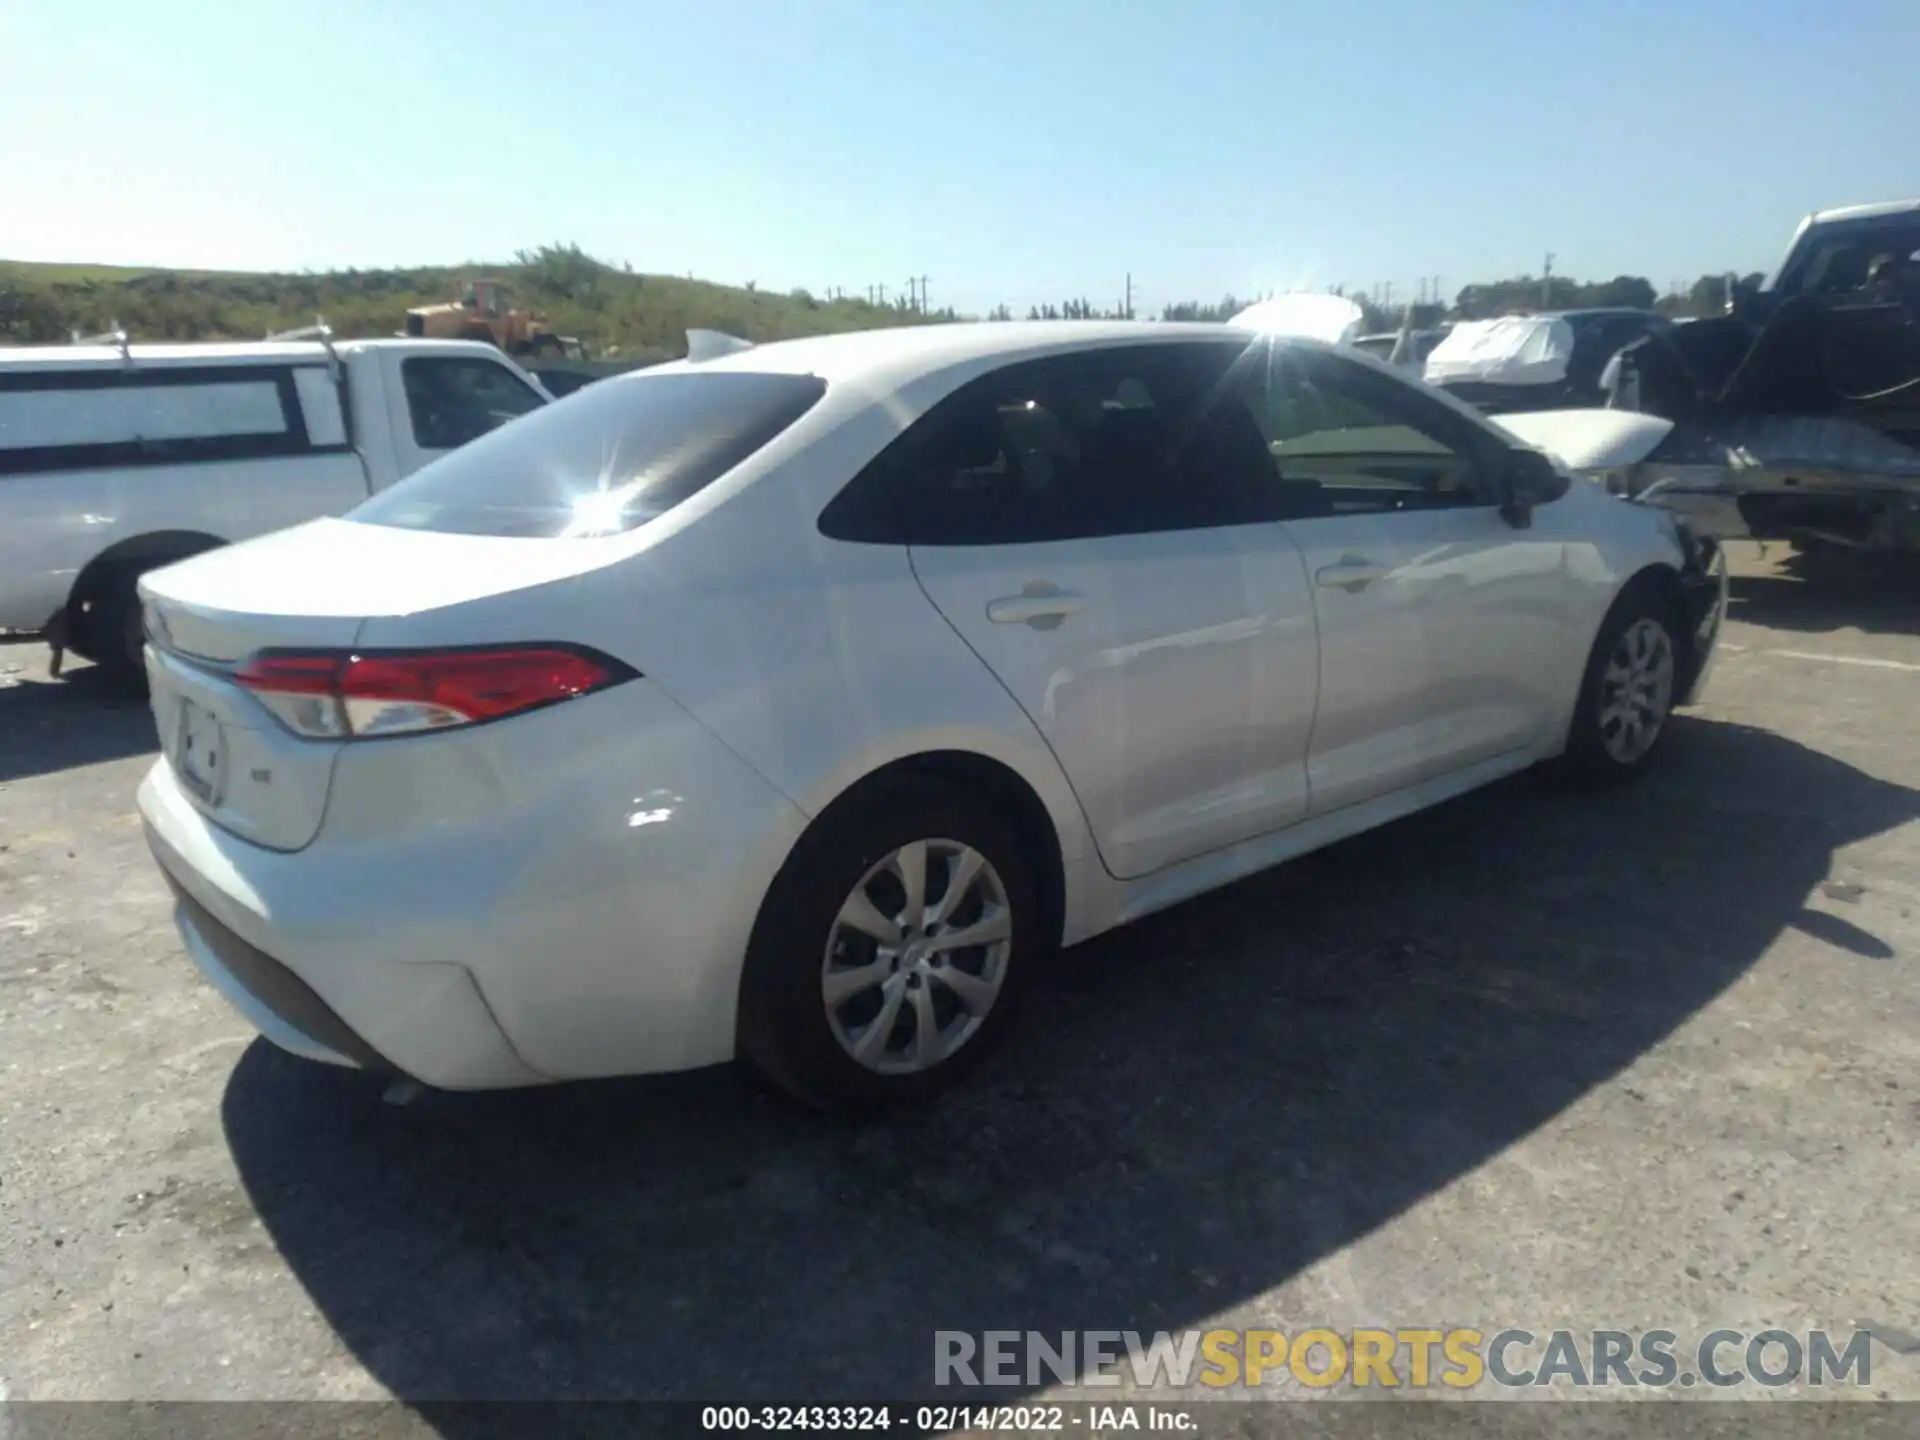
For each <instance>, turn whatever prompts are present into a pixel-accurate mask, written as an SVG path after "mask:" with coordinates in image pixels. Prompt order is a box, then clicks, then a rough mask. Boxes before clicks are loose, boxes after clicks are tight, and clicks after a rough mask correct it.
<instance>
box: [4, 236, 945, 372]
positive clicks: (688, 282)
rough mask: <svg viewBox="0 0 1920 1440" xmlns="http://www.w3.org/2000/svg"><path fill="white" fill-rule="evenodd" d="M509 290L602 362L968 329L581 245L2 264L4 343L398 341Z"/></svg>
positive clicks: (909, 312)
mask: <svg viewBox="0 0 1920 1440" xmlns="http://www.w3.org/2000/svg"><path fill="white" fill-rule="evenodd" d="M469 276H484V277H491V278H494V279H499V280H502V281H504V282H506V285H507V287H508V289H509V290H510V292H511V294H512V297H513V301H514V303H515V304H516V305H519V306H523V307H530V308H532V309H533V310H535V311H537V312H538V313H539V314H540V315H541V316H542V317H543V318H544V319H545V320H546V321H547V323H548V324H549V325H551V326H552V328H553V329H555V330H557V331H559V332H560V333H562V334H565V335H577V336H579V337H580V338H581V340H583V341H584V342H585V343H586V346H587V350H588V353H589V354H590V355H593V356H596V357H600V356H607V355H617V356H619V357H621V358H626V359H639V360H654V359H668V358H672V357H674V356H678V355H682V354H684V353H686V331H687V330H688V329H689V328H693V327H706V328H711V329H715V330H724V331H726V332H728V333H729V334H734V335H740V336H744V337H745V338H746V339H749V340H774V339H783V338H786V337H789V336H795V335H816V334H823V333H826V332H829V331H838V330H865V329H871V328H873V327H875V326H881V325H910V324H919V323H924V322H926V321H930V320H951V319H954V318H956V317H955V316H954V315H953V312H952V311H939V312H935V313H932V314H925V313H922V312H920V311H917V310H913V309H910V308H907V307H906V306H904V305H900V306H895V305H873V304H869V303H868V302H866V301H865V300H821V299H816V298H815V297H814V296H812V295H809V294H808V293H807V292H806V291H804V290H795V291H793V292H792V293H791V294H775V293H769V292H767V291H763V290H760V289H757V288H756V287H755V286H753V285H751V284H749V285H747V286H745V287H737V286H732V285H715V284H710V283H708V282H707V281H704V280H692V279H683V278H681V277H678V276H673V275H639V274H635V273H633V272H631V271H628V270H625V269H622V268H620V267H617V266H613V265H608V264H606V263H604V262H602V261H599V260H595V259H594V258H593V257H591V256H589V255H587V254H585V253H584V252H583V251H582V250H581V249H580V248H579V247H578V246H576V245H548V246H542V247H541V248H540V249H538V250H534V251H525V250H523V251H521V252H520V254H519V255H518V256H517V257H516V258H515V260H514V263H512V264H510V265H483V264H475V265H467V266H460V267H431V268H426V269H418V270H340V271H331V272H328V273H325V274H301V275H267V274H244V273H230V272H215V271H197V270H140V269H124V268H116V267H113V266H106V265H39V264H29V263H25V262H20V261H0V344H57V343H60V342H63V341H65V340H67V339H68V338H70V336H71V335H72V333H73V332H74V331H76V330H77V331H80V332H81V333H83V334H93V333H97V332H100V331H104V330H106V329H107V328H108V327H109V326H111V325H113V324H118V325H119V326H121V327H122V328H123V329H125V330H126V332H127V334H128V335H129V336H131V337H133V338H134V339H136V340H210V339H258V338H259V337H261V336H263V335H266V334H268V333H270V332H272V331H276V330H290V329H293V328H295V327H298V326H302V325H311V324H312V323H313V320H314V317H315V316H316V315H321V316H324V317H325V318H326V321H327V324H328V325H330V326H332V327H333V330H334V333H335V334H337V335H341V336H343V337H347V336H370V335H393V334H396V333H398V332H399V331H400V330H401V329H402V328H403V326H404V324H405V320H406V313H407V311H408V309H410V308H411V307H413V306H416V305H436V304H440V303H442V302H444V301H447V300H451V299H452V298H453V297H454V294H455V290H456V287H457V285H458V283H459V281H460V280H461V279H463V278H466V277H469Z"/></svg>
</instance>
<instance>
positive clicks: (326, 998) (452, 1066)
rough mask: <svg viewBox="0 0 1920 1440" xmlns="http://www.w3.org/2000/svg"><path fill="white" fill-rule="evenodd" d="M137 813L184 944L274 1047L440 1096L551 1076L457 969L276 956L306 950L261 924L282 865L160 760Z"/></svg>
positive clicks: (281, 890)
mask: <svg viewBox="0 0 1920 1440" xmlns="http://www.w3.org/2000/svg"><path fill="white" fill-rule="evenodd" d="M140 810H141V814H142V815H143V817H144V818H145V820H146V832H147V845H148V848H149V849H150V850H152V852H153V858H154V859H155V860H156V861H158V862H159V865H160V869H161V872H162V873H163V874H164V875H165V876H166V879H167V883H168V885H169V886H170V887H171V888H172V890H173V892H174V925H175V927H176V928H177V929H178V930H179V932H180V940H181V944H182V945H183V947H184V948H185V949H186V952H187V954H188V955H189V956H190V957H191V958H192V960H193V962H194V963H195V964H196V965H197V966H199V968H200V972H201V974H203V975H204V976H205V977H206V978H207V980H208V982H209V983H210V984H212V986H213V987H214V989H216V990H218V991H219V992H220V993H221V995H222V996H223V997H224V998H225V999H226V1001H227V1003H228V1004H230V1005H232V1006H233V1008H234V1009H235V1010H237V1011H238V1012H239V1013H240V1015H241V1017H242V1018H243V1019H245V1020H246V1021H247V1022H248V1023H250V1024H251V1025H252V1026H253V1027H254V1028H255V1029H256V1030H258V1031H259V1032H260V1033H261V1034H262V1035H264V1036H265V1037H266V1038H267V1039H269V1040H271V1041H272V1042H273V1043H274V1044H276V1045H278V1046H279V1047H280V1048H281V1049H283V1050H285V1051H288V1052H289V1053H290V1054H294V1055H299V1056H302V1057H304V1058H305V1059H308V1060H318V1061H322V1062H324V1063H326V1064H331V1065H347V1066H354V1067H357V1068H360V1069H366V1070H374V1071H384V1072H391V1073H395V1074H401V1075H407V1076H411V1077H413V1078H415V1079H419V1080H424V1081H426V1082H427V1083H428V1084H430V1085H436V1086H439V1087H441V1088H443V1089H449V1090H487V1089H500V1088H505V1087H509V1086H516V1085H533V1084H538V1083H540V1082H541V1081H543V1080H546V1079H548V1078H549V1077H547V1076H545V1075H542V1074H541V1073H540V1072H538V1071H537V1070H535V1069H534V1068H533V1067H531V1066H530V1065H528V1064H527V1063H526V1062H525V1061H524V1060H522V1059H521V1058H520V1056H519V1054H518V1053H517V1052H516V1051H515V1050H514V1048H513V1046H512V1044H511V1042H509V1041H508V1039H507V1037H506V1035H505V1033H504V1032H503V1031H502V1030H501V1028H500V1026H499V1025H498V1024H497V1023H496V1022H495V1020H494V1018H493V1015H492V1013H491V1012H490V1011H489V1010H488V1008H487V1005H486V1002H485V1000H484V999H483V998H482V997H481V995H480V992H479V989H478V987H477V986H476V985H475V983H474V979H473V976H472V974H471V972H469V971H468V970H466V969H465V968H464V967H462V966H459V965H449V964H432V963H427V964H419V965H413V964H406V963H401V964H383V963H378V962H375V961H370V960H355V959H344V960H342V961H339V962H336V963H332V964H323V965H320V966H315V965H314V964H313V963H312V962H311V960H308V961H306V962H305V963H304V964H303V966H302V968H304V970H305V971H306V974H305V975H303V974H301V973H300V970H297V969H295V968H294V965H293V964H290V963H288V960H286V959H282V958H281V957H282V956H283V955H284V956H287V957H288V958H289V959H291V958H293V953H295V952H298V951H301V950H308V953H311V951H310V949H309V948H308V947H303V946H299V945H297V944H296V945H294V947H293V950H292V952H290V951H289V949H288V948H287V939H286V937H285V936H283V935H277V934H276V933H275V931H274V927H273V921H272V919H271V918H270V917H271V916H272V915H273V913H274V906H275V903H276V897H277V896H282V895H285V894H286V893H287V890H286V888H285V886H286V884H287V883H288V882H287V881H286V880H285V879H284V876H285V867H284V861H285V860H287V859H288V858H290V857H285V856H280V855H277V854H275V853H274V852H271V851H267V850H262V849H260V848H259V847H257V846H251V845H247V842H245V841H240V840H235V839H233V838H232V837H229V836H225V835H224V834H223V833H222V832H220V831H218V830H217V829H216V828H215V827H213V826H212V825H211V824H210V823H208V822H207V821H206V820H205V819H203V818H202V817H201V816H200V815H199V813H198V812H197V811H195V810H194V809H193V808H192V803H191V802H190V801H189V800H188V799H187V797H186V795H185V794H184V793H183V792H181V790H180V789H179V786H178V782H177V781H175V779H174V777H173V772H172V770H171V769H170V768H167V765H166V762H165V761H164V760H163V761H160V762H159V763H158V764H156V765H155V767H154V769H153V770H152V771H151V772H150V773H149V774H148V776H147V778H146V780H145V781H144V782H142V784H141V786H140ZM242 846H244V847H245V848H246V849H248V850H252V851H254V852H255V854H256V855H257V856H258V857H259V859H260V860H261V861H263V862H265V863H264V864H263V865H261V866H259V867H257V868H252V869H251V870H250V873H248V874H246V875H243V874H241V873H240V872H238V871H237V870H236V869H235V868H234V866H233V865H232V863H231V862H232V859H233V858H234V850H235V847H242ZM293 883H298V882H297V880H296V881H295V882H293ZM276 951H278V952H279V953H278V954H276Z"/></svg>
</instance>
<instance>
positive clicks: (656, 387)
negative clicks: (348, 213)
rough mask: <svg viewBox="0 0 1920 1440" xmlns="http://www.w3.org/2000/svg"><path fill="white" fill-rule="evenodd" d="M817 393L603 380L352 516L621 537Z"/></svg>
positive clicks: (720, 377) (800, 378)
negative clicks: (624, 532)
mask: <svg viewBox="0 0 1920 1440" xmlns="http://www.w3.org/2000/svg"><path fill="white" fill-rule="evenodd" d="M409 363H412V362H409ZM496 368H498V367H496ZM825 393H826V386H825V384H824V383H823V382H821V381H819V380H817V379H815V378H814V377H813V376H811V375H758V374H748V373H743V372H739V371H719V372H708V373H698V372H696V373H691V374H677V375H634V376H628V377H624V378H620V379H614V380H606V381H602V382H601V383H599V384H597V385H590V386H588V387H587V388H586V389H584V390H582V391H581V392H580V393H579V394H577V395H574V396H572V397H571V398H569V399H567V400H564V401H560V402H558V403H555V404H552V405H547V406H543V407H541V408H540V410H539V412H538V413H537V414H531V415H528V416H527V417H526V418H525V419H524V420H522V421H520V422H519V423H518V424H515V425H511V426H508V427H507V428H506V429H504V430H500V431H498V432H497V433H495V434H491V435H487V436H485V437H483V438H481V439H479V440H477V441H475V442H474V443H473V444H471V445H466V446H463V447H462V448H460V449H458V450H455V451H453V452H452V453H451V454H449V455H445V456H442V457H441V458H440V459H438V460H436V461H434V462H433V463H432V464H431V465H428V466H426V467H425V468H424V469H422V470H419V471H417V472H416V473H415V474H413V475H411V476H409V477H408V478H407V479H405V480H402V481H401V482H400V483H399V484H398V485H395V486H393V487H391V488H390V489H387V490H384V491H382V492H381V493H380V494H379V495H377V496H375V497H374V498H373V499H371V500H369V501H367V502H366V503H365V504H364V505H361V506H360V507H359V508H358V509H356V510H354V511H352V512H351V517H350V518H352V519H355V520H360V521H364V522H366V523H368V524H371V525H394V526H399V527H400V528H402V529H408V530H450V531H457V532H459V533H461V534H466V535H527V536H548V537H574V536H587V535H609V534H614V533H616V532H618V531H622V530H630V529H632V528H633V527H634V526H636V525H641V524H644V523H645V522H646V521H648V520H651V519H653V518H654V517H655V516H657V515H662V514H664V513H666V512H667V511H668V510H670V509H672V508H673V507H674V506H675V505H678V504H679V503H680V502H681V501H682V500H685V499H686V498H687V497H688V496H690V495H692V494H694V493H695V492H696V491H698V490H700V489H701V488H702V487H704V486H706V485H707V484H709V483H711V482H712V481H714V480H717V479H718V478H719V477H720V476H722V475H724V474H726V473H727V471H729V470H731V469H733V467H734V466H736V465H738V464H739V463H740V462H741V461H743V460H745V459H746V458H747V457H748V456H750V455H752V454H753V453H754V452H755V451H756V450H758V449H760V448H761V447H762V446H763V445H765V444H766V443H767V442H768V441H770V440H772V439H773V438H774V437H775V436H776V435H778V434H779V433H780V432H781V431H783V430H785V429H786V428H787V427H788V426H789V425H791V424H793V422H794V421H796V420H798V419H799V418H800V417H801V416H802V415H804V414H805V413H806V412H807V410H808V409H810V408H811V407H812V406H813V404H814V403H815V402H816V401H818V400H819V398H820V397H821V396H822V395H823V394H825Z"/></svg>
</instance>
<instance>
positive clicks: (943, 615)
mask: <svg viewBox="0 0 1920 1440" xmlns="http://www.w3.org/2000/svg"><path fill="white" fill-rule="evenodd" d="M903 548H904V549H905V550H906V552H907V572H908V573H909V574H910V575H912V576H913V583H914V585H915V586H916V587H918V589H919V591H920V595H921V598H922V599H924V600H925V601H926V602H927V604H928V605H929V606H930V607H931V608H932V610H933V613H934V614H936V615H938V616H939V617H940V623H941V624H942V625H945V626H946V627H947V629H949V630H951V631H952V632H953V635H954V638H955V639H956V640H958V641H959V642H960V643H961V644H962V645H964V646H965V647H966V650H967V653H968V654H969V655H971V656H973V658H974V659H975V660H976V661H978V662H979V665H980V668H981V669H982V670H985V671H986V672H987V674H988V675H989V676H990V677H991V678H992V680H993V683H994V684H995V685H997V686H999V687H1000V690H1001V693H1003V694H1004V695H1005V696H1006V697H1007V698H1008V699H1009V700H1011V701H1012V702H1013V705H1014V708H1015V709H1016V710H1018V711H1019V712H1020V714H1021V716H1022V717H1023V718H1024V719H1025V720H1026V722H1027V724H1028V725H1030V726H1032V727H1033V733H1034V734H1035V735H1036V736H1038V737H1039V740H1040V743H1041V744H1042V745H1043V746H1045V747H1046V751H1047V754H1048V755H1050V756H1052V757H1053V763H1054V767H1055V768H1056V769H1058V770H1059V772H1060V779H1061V781H1062V783H1064V784H1065V785H1066V787H1067V793H1068V794H1069V795H1071V796H1073V803H1074V804H1075V805H1076V806H1077V807H1078V808H1079V811H1080V823H1081V824H1082V825H1084V826H1086V830H1087V836H1088V839H1089V840H1090V841H1091V842H1092V843H1091V849H1092V851H1093V853H1094V856H1095V858H1096V859H1098V861H1099V862H1100V868H1101V869H1102V870H1104V871H1105V872H1106V873H1107V874H1108V875H1109V876H1110V877H1112V878H1113V879H1115V880H1118V879H1120V878H1121V877H1120V876H1118V875H1116V874H1114V871H1113V867H1112V866H1110V865H1109V864H1108V863H1107V858H1106V856H1104V855H1102V854H1101V853H1100V842H1099V840H1098V839H1097V838H1095V836H1094V831H1093V818H1092V817H1091V816H1090V815H1088V814H1087V802H1086V801H1084V800H1082V799H1081V798H1080V791H1079V789H1078V788H1077V787H1076V786H1075V785H1074V783H1073V775H1072V773H1071V772H1070V771H1069V770H1068V769H1067V764H1066V761H1064V760H1062V759H1061V758H1060V752H1059V751H1058V750H1056V749H1054V748H1053V741H1051V740H1050V739H1048V738H1047V732H1046V731H1045V730H1044V729H1043V728H1041V725H1040V722H1039V721H1038V720H1036V719H1034V717H1033V712H1032V711H1030V710H1028V709H1027V707H1026V705H1025V704H1023V703H1022V701H1021V699H1020V697H1019V696H1018V695H1016V694H1015V693H1014V691H1013V687H1012V686H1010V685H1008V684H1007V682H1006V680H1005V679H1003V678H1002V677H1001V674H1000V672H999V671H998V670H995V669H994V668H993V666H992V665H991V664H989V663H988V661H987V657H986V656H984V655H982V654H981V653H980V652H979V650H977V649H975V648H974V645H973V642H972V641H971V640H969V639H967V637H966V636H965V634H963V633H962V632H961V630H960V627H959V626H958V625H955V624H954V623H953V620H952V619H951V618H950V617H949V616H948V614H947V612H946V611H945V610H944V609H942V608H941V605H940V602H939V601H938V600H935V599H934V598H933V592H932V591H931V590H929V589H927V582H926V581H925V580H923V579H922V578H921V576H920V567H919V565H918V564H917V563H916V562H915V560H914V555H913V549H914V547H913V546H911V545H907V546H904V547H903Z"/></svg>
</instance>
